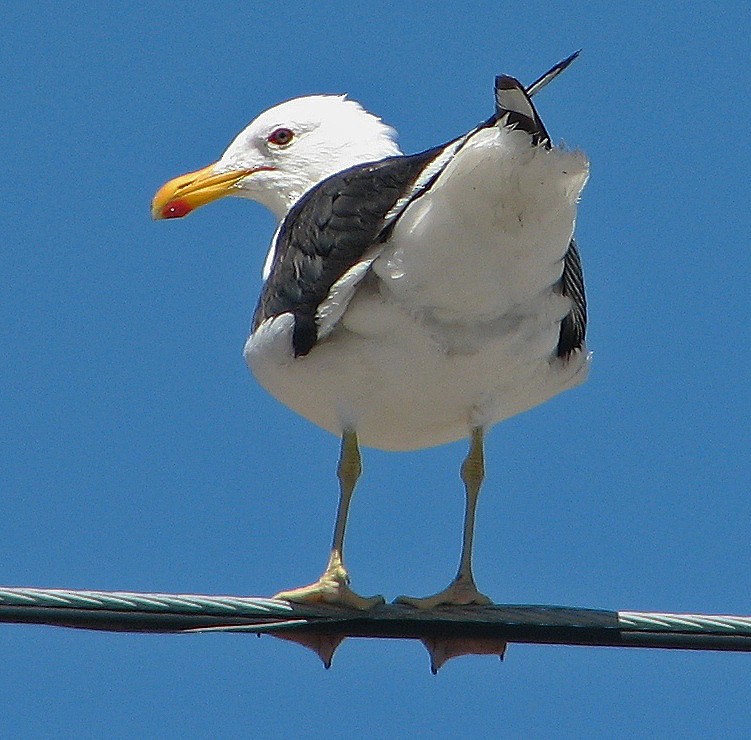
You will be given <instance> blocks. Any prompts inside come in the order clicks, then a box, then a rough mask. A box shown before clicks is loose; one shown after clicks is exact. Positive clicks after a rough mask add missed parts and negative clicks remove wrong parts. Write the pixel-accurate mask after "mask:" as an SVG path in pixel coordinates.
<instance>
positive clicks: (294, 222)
mask: <svg viewBox="0 0 751 740" xmlns="http://www.w3.org/2000/svg"><path fill="white" fill-rule="evenodd" d="M575 56H576V55H572V56H571V57H569V58H568V59H566V60H564V61H563V62H561V63H559V64H558V65H556V66H555V67H553V68H552V69H551V70H550V71H549V72H547V73H546V74H545V75H543V76H542V77H541V78H540V79H539V80H537V82H535V83H534V84H533V85H531V86H530V87H529V88H526V89H525V88H524V86H522V84H521V83H519V82H518V80H516V79H515V78H513V77H510V76H508V75H501V76H499V77H497V78H496V81H495V106H494V108H495V110H494V112H493V115H492V116H491V117H490V118H489V119H488V120H486V121H484V122H483V123H481V124H480V125H478V126H476V127H474V128H472V129H471V130H469V131H468V132H467V133H465V134H463V135H461V136H459V137H457V138H455V139H453V140H452V141H449V142H448V143H445V144H441V145H440V146H436V147H433V148H431V149H428V150H427V151H424V152H420V153H418V154H410V155H405V154H402V153H401V151H400V150H399V148H398V146H397V144H396V133H395V131H394V130H393V129H392V128H391V127H390V126H388V125H386V124H385V123H384V122H383V121H382V120H381V119H380V118H378V117H376V116H375V115H373V114H371V113H369V112H367V111H366V110H364V108H363V107H362V106H361V105H360V104H358V103H357V102H355V101H353V100H350V99H348V98H347V97H346V96H344V95H312V96H307V97H301V98H295V99H293V100H288V101H287V102H284V103H281V104H280V105H277V106H275V107H273V108H270V109H269V110H267V111H265V112H264V113H261V114H260V115H259V116H258V117H257V118H256V119H255V120H254V121H253V122H252V123H250V125H248V126H247V128H245V129H244V130H243V131H241V132H240V133H239V134H238V135H237V137H236V138H235V139H234V141H232V143H231V144H230V145H229V147H228V148H227V149H226V151H225V152H224V154H223V155H222V156H221V157H220V158H219V160H218V161H217V162H215V163H214V164H211V165H209V166H208V167H205V168H203V169H200V170H198V171H196V172H191V173H189V174H187V175H183V176H181V177H177V178H175V179H173V180H171V181H169V182H168V183H167V184H165V185H164V186H163V187H162V188H161V189H160V190H159V191H158V193H157V194H156V196H155V197H154V200H153V204H152V213H153V216H154V218H156V219H170V218H179V217H183V216H185V215H187V214H188V213H190V212H192V211H194V210H195V209H197V208H198V207H200V206H203V205H205V204H207V203H209V202H211V201H214V200H216V199H218V198H221V197H224V196H228V195H229V196H238V197H241V198H246V199H250V200H254V201H257V202H258V203H261V204H262V205H264V206H266V207H267V208H268V209H270V210H271V212H272V213H273V214H274V215H275V216H276V217H277V218H278V220H279V226H278V228H277V230H276V233H275V235H274V237H273V240H272V243H271V248H270V250H269V252H268V257H267V259H266V263H265V267H264V272H263V286H262V288H261V292H260V297H259V299H258V303H257V307H256V310H255V313H254V315H253V319H252V331H251V334H250V337H249V338H248V340H247V343H246V345H245V351H244V354H245V359H246V362H247V364H248V366H249V368H250V370H251V371H252V372H253V374H254V375H255V377H256V378H257V379H258V381H259V382H260V384H261V385H262V386H263V387H264V388H265V389H266V390H267V391H269V393H271V394H272V395H273V396H274V397H276V398H277V399H278V400H280V401H281V402H282V403H284V404H286V405H287V406H289V407H290V408H292V409H294V410H295V411H296V412H297V413H299V414H301V415H302V416H304V417H305V418H306V419H309V420H310V421H311V422H313V423H314V424H316V425H318V426H319V427H322V428H323V429H325V430H328V431H329V432H332V433H333V434H335V435H337V436H339V437H340V439H341V453H340V457H339V464H338V470H337V474H338V478H339V483H340V486H339V489H340V490H339V506H338V511H337V515H336V522H335V526H334V536H333V543H332V548H331V552H330V557H329V561H328V565H327V566H326V568H325V570H324V572H323V574H322V575H321V577H320V578H319V579H318V580H317V581H316V582H315V583H312V584H311V585H309V586H304V587H302V588H295V589H291V590H287V591H282V592H280V593H279V594H277V598H282V599H287V600H289V601H294V602H303V603H331V604H338V605H341V606H345V607H350V608H355V609H363V610H367V609H371V608H373V607H374V606H376V605H378V604H381V603H383V598H382V597H380V596H374V597H371V598H365V597H362V596H360V595H358V594H357V593H355V592H354V591H353V590H352V589H351V588H350V577H349V573H348V571H347V569H346V567H345V564H344V557H343V549H344V535H345V528H346V524H347V516H348V511H349V506H350V501H351V498H352V494H353V491H354V488H355V484H356V482H357V480H358V478H359V477H360V473H361V458H360V445H361V444H362V445H364V446H368V447H374V448H379V449H383V450H415V449H420V448H426V447H433V446H436V445H443V444H446V443H449V442H453V441H455V440H458V439H461V438H469V452H468V454H467V456H466V459H465V460H464V462H463V464H462V466H461V479H462V481H463V484H464V489H465V496H466V508H465V515H464V526H463V537H462V549H461V555H460V559H459V569H458V572H457V575H456V577H455V578H454V579H453V580H452V581H451V582H450V584H449V586H448V587H447V588H446V589H444V590H442V591H440V592H438V593H437V594H434V595H432V596H429V597H426V598H414V597H406V596H405V597H400V598H399V599H398V601H400V602H401V603H404V604H409V605H411V606H414V607H417V608H423V609H430V608H433V607H436V606H438V605H441V604H460V605H469V604H477V605H484V604H488V603H490V599H489V598H488V597H487V596H485V595H484V594H482V593H481V592H480V591H479V590H478V589H477V586H476V584H475V580H474V577H473V573H472V549H473V548H472V545H473V533H474V521H475V508H476V505H477V499H478V495H479V492H480V487H481V484H482V481H483V478H484V469H485V468H484V451H483V449H484V436H485V433H486V431H487V430H488V429H489V428H490V427H491V426H492V425H493V424H495V423H497V422H499V421H502V420H504V419H506V418H508V417H510V416H513V415H514V414H518V413H520V412H522V411H525V410H527V409H530V408H532V407H534V406H536V405H538V404H540V403H543V402H544V401H546V400H548V399H549V398H551V397H553V396H555V395H556V394H558V393H560V392H562V391H564V390H567V389H570V388H572V387H574V386H576V385H578V384H580V383H581V382H582V381H584V379H585V378H586V375H587V371H588V367H589V359H590V355H589V352H588V351H587V348H586V345H585V328H586V301H585V295H584V281H583V277H582V267H581V261H580V258H579V253H578V250H577V245H576V242H575V241H574V238H573V234H574V226H575V220H576V209H577V203H578V200H579V196H580V193H581V191H582V189H583V187H584V185H585V183H586V181H587V178H588V173H589V162H588V160H587V158H586V156H585V155H584V154H583V153H582V152H579V151H570V150H568V149H566V148H563V147H560V146H554V145H553V143H552V142H551V138H550V136H549V135H548V132H547V130H546V128H545V126H544V125H543V123H542V120H541V119H540V116H539V115H538V113H537V110H536V109H535V107H534V105H533V104H532V101H531V96H532V95H533V94H534V93H536V92H537V91H538V90H539V89H540V88H541V87H543V86H544V85H545V84H546V83H547V82H549V81H550V80H551V79H553V77H555V76H556V75H557V74H558V73H559V72H560V71H562V70H563V69H565V67H566V66H568V64H570V62H571V61H572V60H573V58H575Z"/></svg>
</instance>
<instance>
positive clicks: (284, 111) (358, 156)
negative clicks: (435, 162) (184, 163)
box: [152, 95, 400, 218]
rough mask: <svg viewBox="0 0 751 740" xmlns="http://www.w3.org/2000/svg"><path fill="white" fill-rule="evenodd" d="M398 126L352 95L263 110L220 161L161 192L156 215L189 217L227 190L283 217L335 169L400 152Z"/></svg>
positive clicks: (300, 100) (298, 101) (297, 100)
mask: <svg viewBox="0 0 751 740" xmlns="http://www.w3.org/2000/svg"><path fill="white" fill-rule="evenodd" d="M399 153H400V152H399V147H398V146H397V145H396V132H395V131H394V129H392V128H391V127H390V126H387V125H386V124H385V123H383V122H382V121H381V119H380V118H377V117H376V116H374V115H372V114H371V113H368V112H367V111H366V110H364V109H363V108H362V106H361V105H360V104H359V103H356V102H355V101H353V100H347V99H346V98H345V97H344V96H335V95H311V96H309V97H304V98H294V99H293V100H288V101H287V102H286V103H281V104H280V105H277V106H275V107H273V108H270V109H269V110H267V111H265V112H264V113H261V115H260V116H258V118H256V119H255V120H254V121H253V122H252V123H251V124H250V125H249V126H248V127H247V128H245V129H244V130H243V131H241V132H240V133H239V134H238V135H237V137H236V138H235V140H234V141H233V142H232V143H231V144H230V145H229V147H227V150H226V151H225V152H224V154H223V155H222V156H221V158H220V159H219V161H217V162H216V163H214V164H212V165H209V166H208V167H205V168H204V169H202V170H198V171H197V172H191V173H189V174H188V175H183V176H182V177H178V178H175V179H174V180H171V181H170V182H168V183H167V184H166V185H164V186H163V187H162V188H161V189H160V190H159V192H158V193H157V194H156V196H155V197H154V202H153V204H152V213H153V215H154V218H176V217H179V216H184V215H186V214H187V213H190V211H192V210H194V209H195V208H197V207H198V206H201V205H204V204H205V203H209V202H211V201H212V200H216V199H217V198H220V197H222V196H224V195H236V196H240V197H244V198H250V199H252V200H255V201H258V202H259V203H262V204H263V205H265V206H266V207H267V208H269V209H270V210H271V211H272V212H273V213H274V214H275V215H276V216H277V217H278V218H283V217H284V216H285V215H286V213H287V211H288V210H289V209H290V207H291V206H292V205H293V204H294V203H295V202H296V201H297V200H298V199H299V198H300V196H301V195H302V194H303V193H305V192H306V191H307V190H309V189H310V188H311V187H313V186H314V185H316V184H317V183H319V182H320V181H321V180H323V179H324V178H326V177H328V176H329V175H333V174H334V173H336V172H340V171H341V170H344V169H347V168H348V167H352V166H353V165H356V164H362V163H364V162H373V161H376V160H379V159H383V158H384V157H389V156H392V155H394V154H399Z"/></svg>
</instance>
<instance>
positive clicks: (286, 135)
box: [267, 128, 295, 146]
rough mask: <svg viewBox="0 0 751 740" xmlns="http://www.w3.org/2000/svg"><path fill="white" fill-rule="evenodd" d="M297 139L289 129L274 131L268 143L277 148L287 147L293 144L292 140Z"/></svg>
mask: <svg viewBox="0 0 751 740" xmlns="http://www.w3.org/2000/svg"><path fill="white" fill-rule="evenodd" d="M294 138H295V134H294V133H293V132H292V131H290V129H288V128H277V129H274V130H273V131H272V132H271V133H270V134H269V136H268V139H267V141H268V142H269V144H275V145H276V146H287V144H290V143H292V139H294Z"/></svg>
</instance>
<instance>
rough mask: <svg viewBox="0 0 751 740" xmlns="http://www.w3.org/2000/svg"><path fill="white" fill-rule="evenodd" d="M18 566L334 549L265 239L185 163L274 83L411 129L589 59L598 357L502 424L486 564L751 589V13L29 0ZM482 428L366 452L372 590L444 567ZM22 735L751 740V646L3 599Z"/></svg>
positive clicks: (541, 598) (4, 185)
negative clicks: (272, 632)
mask: <svg viewBox="0 0 751 740" xmlns="http://www.w3.org/2000/svg"><path fill="white" fill-rule="evenodd" d="M1 14H2V18H1V19H0V62H1V63H2V69H3V75H2V84H0V122H1V123H2V131H3V141H2V145H1V149H0V150H1V151H2V156H3V177H2V178H1V179H0V198H1V200H2V209H1V210H0V221H1V222H2V232H1V233H2V235H3V237H2V239H3V247H2V249H0V274H2V276H3V279H2V281H1V282H0V340H1V341H2V345H3V352H2V354H1V355H0V437H1V438H2V440H3V442H2V448H1V451H0V494H1V495H2V499H1V500H2V507H3V508H2V512H3V515H2V517H0V582H2V583H3V584H4V585H16V586H21V585H27V586H40V587H44V586H47V587H69V588H92V589H127V590H146V591H173V592H178V591H182V592H197V593H218V594H221V593H231V594H245V595H265V594H270V593H273V592H274V591H276V590H278V589H279V588H281V587H288V586H293V585H299V584H302V583H306V582H308V581H310V580H312V579H313V578H315V577H316V576H317V575H318V573H319V572H320V570H321V568H322V567H323V565H324V563H325V559H326V555H327V548H328V546H329V542H330V536H331V526H332V524H333V515H334V508H335V502H336V488H335V482H336V481H335V477H334V468H335V463H336V457H337V453H338V444H337V441H336V440H335V439H334V438H333V437H330V436H329V435H327V434H326V433H324V432H322V431H320V430H318V429H316V428H314V427H312V426H311V425H309V424H308V423H307V422H305V421H303V420H301V419H299V418H297V417H296V416H295V415H294V414H293V413H292V412H290V411H288V410H287V409H285V408H284V407H282V406H281V405H280V404H278V403H277V402H276V401H274V400H273V399H271V398H269V397H268V396H267V395H265V393H264V392H263V391H262V390H261V389H260V388H259V387H258V386H257V385H256V384H255V382H254V381H253V379H252V378H251V376H250V375H249V373H248V372H247V370H246V368H245V365H244V362H243V359H242V353H241V352H242V347H243V344H244V341H245V337H246V333H247V329H248V326H249V322H250V314H251V311H252V308H253V305H254V302H255V297H256V294H257V291H258V289H259V283H260V271H261V267H262V264H263V259H264V256H265V254H266V249H267V244H268V241H269V239H270V237H271V234H272V231H273V226H274V224H273V219H272V217H271V216H270V215H269V214H268V213H266V212H265V211H263V209H262V208H261V207H260V206H256V205H255V204H248V203H246V202H242V201H239V200H226V201H222V202H219V203H216V204H214V205H212V206H211V207H210V208H207V209H204V210H201V211H200V212H198V213H196V214H194V215H193V216H191V217H190V218H189V219H185V220H183V221H179V222H178V221H175V222H169V223H153V222H152V221H151V220H150V217H149V202H150V199H151V196H152V195H153V192H154V190H155V189H156V188H157V187H158V186H159V185H161V184H162V182H164V181H165V180H166V179H168V178H171V177H173V176H174V175H177V174H180V173H182V172H184V171H187V170H189V169H195V168H197V167H199V166H203V165H205V164H208V163H209V162H211V161H213V160H214V159H216V158H217V157H218V156H219V154H221V152H222V151H223V149H224V147H225V145H226V144H227V143H228V142H229V141H230V140H231V138H232V137H233V136H234V135H235V133H236V132H237V131H238V130H240V129H241V128H243V127H244V126H245V124H246V123H247V122H248V121H249V120H250V119H251V118H253V117H254V116H255V115H256V114H257V113H258V112H260V111H261V110H262V109H264V108H266V107H268V106H270V105H272V104H274V103H276V102H278V101H280V100H283V99H286V98H289V97H293V96H296V95H301V94H309V93H315V92H332V93H333V92H336V93H339V92H348V93H349V94H350V95H351V96H352V97H353V98H355V99H357V100H360V101H361V102H362V103H363V104H364V105H365V106H366V107H368V108H369V109H371V110H373V111H375V112H377V113H378V114H379V115H381V116H383V117H384V118H385V119H386V120H387V121H388V122H389V123H391V124H392V125H394V126H395V127H396V128H397V129H398V130H399V131H400V134H401V138H400V142H401V145H402V147H403V149H404V150H405V151H408V152H413V151H419V150H421V149H425V148H427V147H429V146H431V145H434V144H437V143H440V142H442V141H445V140H447V139H449V138H451V137H453V136H455V135H457V134H459V133H461V132H463V131H464V130H466V129H467V128H469V127H470V126H472V125H474V124H475V123H476V122H478V121H479V120H482V119H484V118H486V117H487V116H488V114H489V113H490V112H491V110H492V81H493V76H494V75H495V74H497V73H500V72H506V73H510V74H513V75H515V76H517V77H519V78H520V79H522V80H523V81H526V82H530V81H532V80H533V79H535V78H536V77H537V75H538V74H539V73H541V72H542V71H544V70H545V69H547V68H548V67H549V66H550V65H551V64H553V63H554V62H556V61H557V60H559V59H561V58H563V57H564V56H566V55H567V54H568V53H570V52H571V51H573V50H575V49H578V48H583V50H584V51H583V53H582V56H581V58H580V59H579V60H578V61H577V62H576V64H575V65H574V66H573V67H572V68H571V69H570V70H569V71H567V72H566V74H565V75H564V76H563V77H561V78H560V79H558V80H556V82H555V83H554V84H553V85H551V87H549V88H548V89H546V90H545V91H544V92H543V93H541V94H540V96H539V98H538V100H537V103H538V106H539V109H540V112H541V114H542V117H543V120H544V121H545V123H546V125H547V127H548V129H549V131H550V132H551V134H552V135H553V137H554V138H555V139H557V140H564V141H565V142H566V143H567V144H569V145H571V146H576V147H581V148H582V149H584V150H585V151H586V152H587V153H588V155H589V156H590V158H591V161H592V177H591V180H590V183H589V185H588V186H587V188H586V190H585V192H584V196H583V200H582V204H581V208H580V219H579V225H578V235H579V241H580V246H581V251H582V257H583V260H584V265H585V277H586V281H587V288H588V297H589V302H590V316H591V323H590V332H589V337H590V346H591V349H592V350H593V351H594V363H593V367H592V373H591V376H590V380H589V381H588V382H587V384H585V385H584V386H582V387H580V388H579V389H577V390H575V391H572V392H569V393H567V394H564V395H562V396H559V397H558V398H556V399H554V400H552V401H551V402H549V403H547V404H545V405H544V406H541V407H539V408H537V409H534V410H533V411H530V412H528V413H526V414H523V415H521V416H519V417H516V418H514V419H511V420H509V421H508V422H506V423H504V424H502V425H500V426H498V427H496V428H495V429H494V430H493V431H492V432H491V433H490V435H489V440H488V445H487V461H488V478H487V481H486V485H485V489H484V493H483V496H482V498H481V500H480V507H479V513H478V527H477V540H476V556H475V570H476V576H477V579H478V584H479V586H480V588H481V589H482V590H484V591H485V592H486V593H488V594H489V595H490V596H492V597H493V598H494V599H495V600H496V601H498V602H505V603H541V604H566V605H570V606H582V607H587V606H589V607H599V608H607V609H616V610H618V609H634V610H655V611H657V610H664V611H691V612H707V613H710V612H714V613H737V614H749V613H751V598H750V597H749V594H751V545H749V542H750V541H751V497H750V496H749V491H750V489H751V462H750V460H749V454H748V452H749V450H748V448H749V439H750V438H751V435H750V434H749V418H751V390H750V385H749V364H748V352H749V348H751V330H750V329H749V322H748V310H749V282H748V276H749V272H750V271H751V256H750V254H751V252H750V250H749V243H750V241H751V239H750V237H751V229H749V220H748V200H749V180H748V173H749V171H750V170H751V156H750V154H749V145H748V135H747V132H748V130H749V126H750V125H751V104H749V98H748V94H747V91H748V87H749V82H751V77H750V76H749V71H748V53H749V45H748V39H749V32H750V31H751V11H749V7H748V4H747V3H740V2H739V3H733V2H728V3H724V4H723V5H722V6H721V7H720V6H716V5H710V4H685V3H675V2H666V3H657V4H655V3H630V4H628V6H627V7H625V8H614V7H612V6H611V5H610V4H608V3H584V2H566V3H557V2H553V3H551V2H545V3H543V2H535V1H534V0H532V1H530V0H525V1H524V2H520V1H518V0H510V2H506V3H502V4H499V3H497V2H477V3H473V4H472V5H471V6H466V7H461V8H457V9H453V10H442V9H441V7H440V6H439V5H435V4H427V3H426V4H421V3H410V2H406V3H402V4H401V5H400V6H399V8H398V9H397V7H396V6H395V5H393V4H385V3H384V4H380V3H367V4H365V3H362V4H359V3H351V2H348V3H342V2H331V3H326V4H323V3H311V2H298V3H294V4H278V3H276V4H274V3H264V4H255V3H231V2H216V3H213V4H211V5H209V4H206V3H192V2H186V3H182V4H179V5H175V4H157V5H154V4H150V5H148V6H147V5H145V4H135V3H118V4H114V5H108V6H106V9H105V6H103V5H101V4H95V3H92V2H82V3H78V4H76V6H75V8H73V9H71V8H68V7H65V6H64V4H59V3H35V4H27V3H21V2H18V1H17V0H16V1H15V2H13V1H11V2H10V3H5V4H4V6H3V10H2V11H1ZM464 454H465V445H463V444H461V443H458V444H455V445H450V446H446V447H442V448H438V449H434V450H427V451H424V452H418V453H409V454H406V453H404V454H393V453H392V454H387V453H382V452H376V451H372V450H365V451H364V456H365V457H364V462H365V476H364V478H363V479H362V482H361V485H360V487H359V489H358V491H357V494H356V496H355V500H354V504H353V508H352V514H351V518H350V528H349V532H348V548H347V558H348V562H349V565H350V568H351V570H352V574H353V581H354V583H353V585H354V586H355V588H356V589H357V590H358V591H360V592H361V593H366V594H367V593H375V592H383V593H384V594H385V595H386V596H387V597H389V598H393V597H394V596H396V595H398V594H399V593H413V594H427V593H430V592H433V591H435V590H437V589H438V588H442V587H443V586H444V585H446V582H447V581H448V579H449V577H450V576H451V575H452V574H453V572H454V569H455V566H456V561H457V558H458V549H459V530H460V518H461V511H462V505H463V494H462V492H461V487H460V482H459V479H458V468H459V464H460V461H461V459H462V457H463V455H464ZM0 654H2V655H3V658H4V661H3V662H4V665H5V670H3V671H2V675H1V676H0V734H12V735H16V736H45V735H52V734H55V735H56V736H58V737H59V736H61V735H63V736H65V735H68V736H76V737H95V736H99V737H101V736H102V735H106V736H110V737H126V736H127V737H132V736H134V735H135V736H156V735H160V736H165V737H170V736H175V737H176V736H183V735H186V734H188V733H189V734H190V735H192V736H196V737H209V736H216V735H221V734H229V733H234V734H247V735H248V736H261V735H265V736H269V735H272V736H275V737H276V736H278V737H295V736H298V737H299V736H307V737H327V738H340V737H341V738H344V737H349V736H352V733H353V732H356V733H358V734H360V735H364V736H369V737H376V738H379V737H393V736H407V735H410V734H415V733H425V734H430V735H431V736H433V737H456V736H459V735H463V736H471V737H498V736H509V737H511V736H517V737H518V736H525V737H544V736H549V735H551V734H554V735H556V736H559V737H561V736H564V737H582V736H587V737H598V736H599V737H612V736H614V735H620V736H632V737H639V736H641V737H646V736H655V735H662V736H666V735H667V734H673V735H677V734H680V735H681V736H686V737H690V736H702V735H703V736H707V735H720V734H722V735H724V736H727V737H741V736H747V735H748V733H749V731H751V716H750V715H749V709H748V685H749V677H750V676H751V665H750V664H749V658H748V656H745V655H737V654H721V653H678V652H666V651H652V650H650V651H637V650H630V651H628V650H612V649H590V648H565V647H544V646H539V647H535V646H512V647H511V649H510V650H509V652H508V655H507V659H506V661H505V662H504V663H503V664H501V663H499V662H498V661H497V660H494V659H493V658H489V657H477V658H463V659H460V660H456V661H452V662H451V663H449V664H448V665H447V666H446V667H445V668H444V669H443V670H442V671H441V672H440V673H439V675H438V676H437V677H433V676H431V674H430V672H429V670H428V659H427V655H426V654H425V653H424V651H423V649H422V648H421V646H419V645H418V644H417V643H412V642H398V641H365V640H358V641H356V640H350V641H348V642H347V643H345V644H344V645H343V646H342V648H340V651H339V652H338V654H337V656H336V658H335V662H334V666H333V668H332V670H330V671H328V672H325V671H324V670H323V669H322V668H321V666H320V664H318V662H317V661H316V659H315V658H314V657H313V656H312V655H311V654H308V653H306V652H304V651H303V650H302V649H301V648H299V647H297V646H295V645H290V644H286V643H283V642H280V641H277V640H273V639H272V638H264V639H261V640H256V639H251V638H249V637H247V636H242V635H211V636H143V635H111V634H96V633H88V632H76V631H65V630H55V629H51V628H44V627H23V626H2V627H1V628H0Z"/></svg>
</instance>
